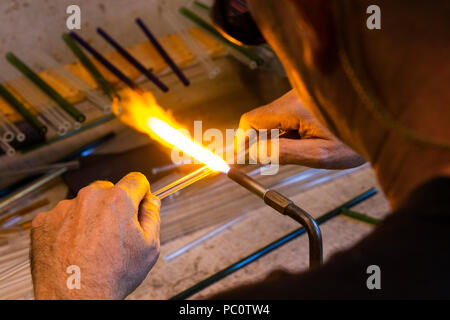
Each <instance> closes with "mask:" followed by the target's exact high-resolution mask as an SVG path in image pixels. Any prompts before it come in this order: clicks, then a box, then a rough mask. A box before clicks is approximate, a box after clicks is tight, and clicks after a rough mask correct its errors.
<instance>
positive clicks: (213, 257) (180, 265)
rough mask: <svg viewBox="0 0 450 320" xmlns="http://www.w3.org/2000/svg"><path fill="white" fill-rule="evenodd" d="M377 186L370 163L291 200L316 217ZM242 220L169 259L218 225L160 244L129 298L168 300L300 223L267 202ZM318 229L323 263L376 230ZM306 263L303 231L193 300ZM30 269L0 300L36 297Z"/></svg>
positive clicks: (375, 204)
mask: <svg viewBox="0 0 450 320" xmlns="http://www.w3.org/2000/svg"><path fill="white" fill-rule="evenodd" d="M373 187H376V180H375V177H374V174H373V171H372V169H371V168H370V167H369V166H367V165H366V166H364V167H362V168H360V169H358V170H354V171H352V172H350V173H348V174H346V175H343V176H339V177H337V178H335V179H333V180H330V181H324V182H322V183H321V184H319V185H317V186H313V187H311V188H309V189H308V190H306V191H303V192H300V193H298V194H297V195H295V196H292V197H291V198H292V199H293V200H294V201H295V203H297V204H298V205H299V206H301V207H302V208H304V209H305V210H306V211H308V212H309V213H310V214H311V215H312V216H314V217H319V216H321V215H322V214H324V213H326V212H327V211H329V210H331V209H333V208H335V207H337V206H339V205H341V204H342V203H344V202H346V201H348V200H350V199H352V198H354V197H355V196H357V195H359V194H361V193H363V192H364V191H366V190H368V189H370V188H373ZM65 190H66V187H65V186H64V185H63V184H62V183H59V184H57V185H55V186H54V187H53V188H51V189H49V190H47V191H46V196H47V197H48V198H49V199H51V200H52V204H51V205H49V207H52V206H54V204H55V202H56V201H58V200H59V199H60V198H62V197H64V194H65ZM353 209H354V210H355V211H358V212H361V213H365V214H367V215H370V216H372V217H375V218H383V217H385V216H386V214H387V213H388V212H389V206H388V203H387V201H386V199H385V197H384V196H383V194H381V193H380V192H378V193H377V194H376V195H375V196H373V197H371V198H369V199H368V200H366V201H364V202H362V203H360V204H359V205H357V206H356V207H354V208H353ZM163 218H164V217H163ZM239 219H240V220H238V221H237V222H235V223H233V224H232V225H231V226H230V227H229V228H227V229H225V230H224V231H223V232H221V233H219V234H216V235H215V236H214V237H211V238H209V239H207V240H205V241H203V242H201V243H199V244H198V245H196V246H193V247H192V248H191V249H190V250H188V251H186V252H184V253H182V254H181V255H179V256H178V257H176V258H174V259H172V260H170V261H165V260H166V259H167V256H168V255H169V254H171V253H173V252H174V251H176V250H178V249H180V248H182V247H184V246H186V244H189V243H192V242H193V241H196V240H197V239H199V238H201V237H202V236H204V235H205V234H209V233H210V232H211V231H213V230H215V229H217V226H210V227H208V228H203V229H201V230H198V231H196V232H193V233H190V234H187V235H185V236H181V237H178V238H176V239H174V240H171V241H168V242H166V243H164V244H163V245H162V246H161V255H160V258H159V260H158V262H157V263H156V265H155V266H154V268H153V269H152V271H151V272H150V273H149V275H148V277H147V278H146V280H145V281H144V282H143V283H142V284H141V285H140V286H139V287H138V288H137V290H136V291H135V292H133V293H132V294H131V295H130V296H129V297H128V299H167V298H170V297H172V296H174V295H176V294H177V293H180V292H182V291H183V290H185V289H187V288H189V287H191V286H192V285H195V284H196V283H198V282H199V281H201V280H203V279H205V278H207V277H209V276H211V275H213V274H215V273H216V272H218V271H220V270H222V269H223V268H225V267H227V266H229V265H230V264H232V263H234V262H237V261H239V260H240V259H242V258H244V257H246V256H247V255H249V254H251V253H253V252H255V251H256V250H258V249H260V248H262V247H264V246H265V245H267V244H269V243H271V242H272V241H274V240H276V239H278V238H280V237H282V236H283V235H285V234H287V233H289V232H291V231H292V230H295V229H297V228H298V227H299V226H298V224H297V223H296V222H294V221H292V220H291V219H290V218H288V217H284V216H281V215H280V214H278V213H277V212H275V211H274V210H273V209H271V208H268V207H264V206H263V207H261V208H260V209H258V210H254V211H251V212H247V213H243V215H242V216H241V218H239ZM222 225H223V224H222ZM320 227H321V230H322V235H323V244H324V259H325V262H326V260H327V259H328V258H329V257H330V256H331V255H332V254H333V253H335V252H336V251H339V250H343V249H345V248H348V247H350V246H352V245H353V244H355V243H356V242H357V241H358V240H360V239H361V238H363V237H364V236H365V235H367V234H368V233H370V232H371V231H372V230H373V228H374V226H372V225H370V224H367V223H364V222H360V221H358V220H354V219H352V218H348V217H346V216H337V217H335V218H333V219H331V220H329V221H328V222H325V223H323V224H322V225H321V226H320ZM17 237H22V238H24V239H27V238H28V237H29V235H28V234H27V233H24V234H23V235H21V236H20V235H17ZM3 248H4V243H3V247H1V246H0V250H2V251H1V255H0V260H4V258H6V254H9V255H10V256H11V253H13V256H12V257H13V258H14V259H15V260H16V261H18V260H20V259H22V260H23V259H26V258H27V257H28V244H27V241H24V242H22V244H21V245H20V246H16V247H14V246H13V247H11V248H10V249H9V250H3ZM307 267H308V241H307V237H306V235H301V236H300V237H298V238H297V239H295V240H293V241H291V242H289V243H288V244H286V245H284V246H282V247H280V248H278V249H277V250H275V251H273V252H271V253H269V254H267V255H266V256H264V257H262V258H260V259H259V260H257V261H255V262H253V263H252V264H250V265H248V266H246V267H244V268H242V269H240V270H239V271H237V272H235V273H233V274H232V275H230V276H228V277H226V278H224V279H222V280H220V281H219V282H217V283H215V284H213V285H211V286H210V287H208V288H206V289H204V290H202V291H200V292H199V293H197V294H196V295H194V296H193V297H192V298H194V299H204V298H208V297H211V296H212V295H214V294H215V293H218V292H221V291H223V290H225V289H228V288H232V287H236V286H239V285H243V284H245V283H249V282H253V281H258V280H261V279H263V278H264V277H265V276H267V275H268V274H269V273H270V272H272V271H274V270H278V269H285V270H289V271H293V272H299V271H303V270H305V269H307ZM29 272H30V271H29V269H27V270H24V272H23V273H21V274H18V275H16V276H14V277H15V278H17V282H18V283H21V285H19V286H18V289H16V291H14V290H5V288H0V289H1V291H2V295H1V296H0V298H2V299H3V298H10V299H17V298H25V299H32V298H33V294H32V287H31V277H30V273H29Z"/></svg>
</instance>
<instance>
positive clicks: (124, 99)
mask: <svg viewBox="0 0 450 320" xmlns="http://www.w3.org/2000/svg"><path fill="white" fill-rule="evenodd" d="M121 107H122V110H118V106H116V107H114V108H113V112H114V113H115V114H116V115H117V116H118V118H119V119H120V120H121V121H122V122H124V123H126V124H127V125H129V126H131V127H133V128H135V129H137V130H139V131H141V132H143V133H146V134H148V135H150V136H151V137H152V138H153V139H155V140H157V141H159V142H161V143H163V144H165V145H167V146H169V147H176V148H178V149H180V150H181V151H183V152H184V153H186V154H188V155H189V156H191V157H192V158H195V159H197V160H198V161H200V162H202V163H204V164H206V165H207V166H208V167H209V168H210V169H211V170H214V171H221V172H223V173H227V172H228V171H229V170H230V167H229V166H228V164H227V163H226V162H225V161H224V160H223V159H222V158H221V157H219V156H218V155H216V154H215V153H213V152H211V151H209V150H208V149H206V148H204V147H203V146H202V145H200V144H198V143H195V142H194V141H193V140H191V139H190V138H189V137H187V136H185V135H184V134H183V133H181V131H180V129H184V128H183V127H182V126H181V125H179V124H178V123H177V122H176V121H175V119H174V118H173V117H172V115H171V114H170V112H168V111H166V110H164V108H162V107H161V106H159V105H158V103H157V102H156V100H155V98H154V96H153V95H152V94H151V93H150V92H144V93H137V92H135V91H133V90H125V91H122V92H121Z"/></svg>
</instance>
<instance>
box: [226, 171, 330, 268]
mask: <svg viewBox="0 0 450 320" xmlns="http://www.w3.org/2000/svg"><path fill="white" fill-rule="evenodd" d="M227 175H228V177H229V178H230V179H231V180H233V181H235V182H237V183H238V184H240V185H241V186H243V187H244V188H246V189H247V190H249V191H250V192H252V193H253V194H255V195H257V196H258V197H260V198H261V199H263V200H264V202H265V203H266V204H267V205H268V206H270V207H272V208H274V209H275V210H277V211H278V212H280V213H281V214H283V215H286V216H289V217H291V218H292V219H294V220H295V221H297V222H298V223H300V224H301V225H302V226H303V227H304V228H305V230H306V232H307V234H308V239H309V267H310V268H314V267H318V266H320V265H321V264H322V260H323V254H322V234H321V232H320V229H319V226H318V224H317V222H316V221H315V220H314V219H313V217H311V216H310V215H309V214H308V213H307V212H305V211H304V210H303V209H301V208H299V207H298V206H296V205H295V204H294V203H293V202H292V201H291V200H289V199H288V198H286V197H285V196H283V195H282V194H280V193H279V192H277V191H274V190H270V189H266V188H265V187H264V186H262V185H261V184H260V183H259V182H257V181H256V180H254V179H252V178H251V177H249V176H248V175H246V174H245V173H243V172H242V171H240V170H239V169H236V168H231V169H230V170H229V171H228V174H227Z"/></svg>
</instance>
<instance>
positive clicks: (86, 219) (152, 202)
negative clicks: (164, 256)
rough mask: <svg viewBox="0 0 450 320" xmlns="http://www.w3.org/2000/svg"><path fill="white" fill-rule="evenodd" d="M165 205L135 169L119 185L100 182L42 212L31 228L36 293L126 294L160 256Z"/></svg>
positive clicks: (53, 296)
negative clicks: (77, 284)
mask: <svg viewBox="0 0 450 320" xmlns="http://www.w3.org/2000/svg"><path fill="white" fill-rule="evenodd" d="M159 207H160V201H159V199H158V198H157V197H155V196H153V195H152V194H151V193H150V185H149V182H148V181H147V179H146V177H145V176H144V175H142V174H140V173H135V172H134V173H130V174H128V175H127V176H125V177H124V178H122V180H120V181H119V182H118V183H117V184H116V185H114V184H112V183H111V182H107V181H96V182H94V183H92V184H90V185H89V186H87V187H85V188H83V189H81V190H80V191H79V192H78V195H77V197H76V198H75V199H73V200H63V201H61V202H60V203H59V204H58V205H57V206H56V207H55V208H54V209H53V210H50V211H48V212H42V213H40V214H39V215H37V216H36V218H34V220H33V223H32V231H31V268H32V277H33V284H34V292H35V298H36V299H123V298H125V297H126V296H127V295H128V294H130V293H131V292H132V291H133V290H134V289H136V287H137V286H138V285H139V284H140V283H141V282H142V281H143V280H144V279H145V277H146V276H147V274H148V272H149V271H150V269H151V268H152V267H153V265H154V264H155V262H156V260H157V259H158V256H159V228H160V217H159ZM70 266H74V267H71V268H69V267H70ZM68 268H69V269H68ZM73 268H75V269H73ZM78 268H79V270H78ZM78 271H79V272H78ZM74 277H78V278H79V279H75V278H74ZM77 280H79V289H77V287H76V283H77Z"/></svg>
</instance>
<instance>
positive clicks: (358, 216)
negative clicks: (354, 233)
mask: <svg viewBox="0 0 450 320" xmlns="http://www.w3.org/2000/svg"><path fill="white" fill-rule="evenodd" d="M342 214H343V215H344V216H347V217H350V218H353V219H356V220H359V221H363V222H367V223H369V224H377V223H379V222H380V220H378V219H376V218H372V217H369V216H367V215H365V214H362V213H359V212H356V211H352V210H349V209H347V208H343V209H342Z"/></svg>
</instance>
